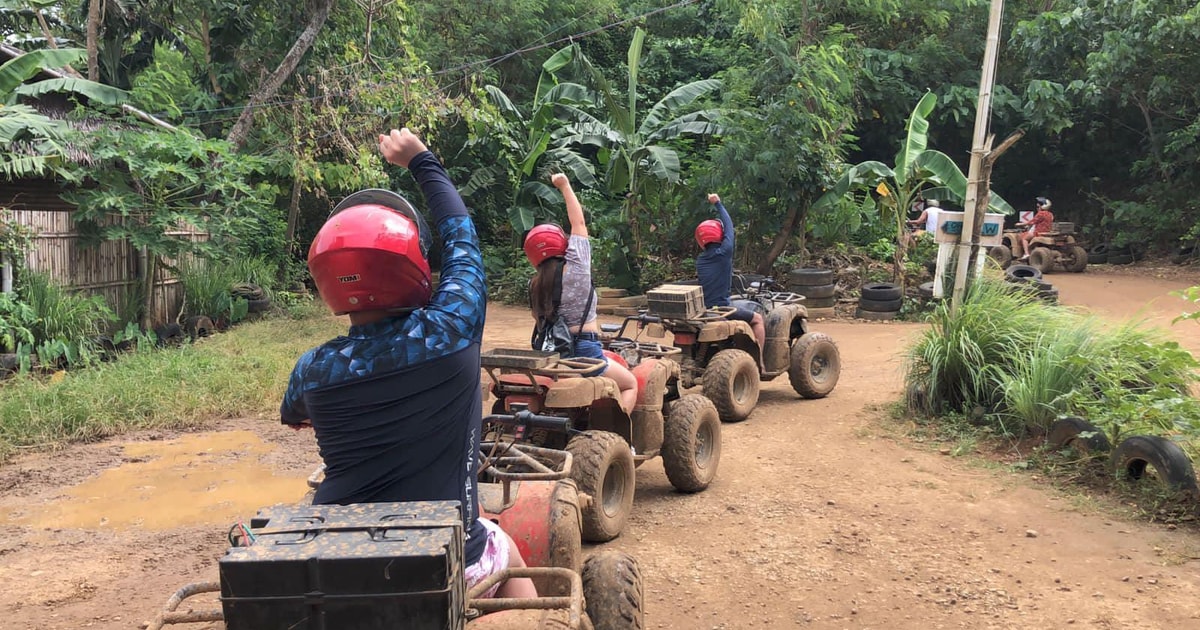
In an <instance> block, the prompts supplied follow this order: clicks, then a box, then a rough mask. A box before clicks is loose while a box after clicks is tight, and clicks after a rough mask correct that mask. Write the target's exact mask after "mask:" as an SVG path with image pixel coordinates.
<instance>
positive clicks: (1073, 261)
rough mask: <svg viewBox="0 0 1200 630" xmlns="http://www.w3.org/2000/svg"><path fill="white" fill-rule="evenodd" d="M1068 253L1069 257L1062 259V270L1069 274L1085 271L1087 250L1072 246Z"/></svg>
mask: <svg viewBox="0 0 1200 630" xmlns="http://www.w3.org/2000/svg"><path fill="white" fill-rule="evenodd" d="M1070 252H1071V253H1070V254H1069V255H1067V256H1064V257H1063V261H1062V264H1063V268H1064V269H1066V270H1067V271H1070V272H1071V273H1080V272H1082V271H1083V270H1084V269H1087V264H1088V253H1087V250H1086V249H1084V248H1082V247H1080V246H1078V245H1072V246H1071V248H1070Z"/></svg>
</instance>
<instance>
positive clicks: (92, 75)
mask: <svg viewBox="0 0 1200 630" xmlns="http://www.w3.org/2000/svg"><path fill="white" fill-rule="evenodd" d="M102 1H103V0H88V17H87V59H88V80H89V81H97V82H98V81H100V3H101V2H102Z"/></svg>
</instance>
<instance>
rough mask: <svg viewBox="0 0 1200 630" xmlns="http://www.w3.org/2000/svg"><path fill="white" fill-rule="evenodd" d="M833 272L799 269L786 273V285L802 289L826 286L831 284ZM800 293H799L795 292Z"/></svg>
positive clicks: (808, 268)
mask: <svg viewBox="0 0 1200 630" xmlns="http://www.w3.org/2000/svg"><path fill="white" fill-rule="evenodd" d="M833 281H834V278H833V271H832V270H829V269H816V268H812V267H801V268H798V269H793V270H791V271H789V272H788V275H787V284H788V285H794V286H803V287H815V286H821V285H826V284H833ZM797 293H801V291H797Z"/></svg>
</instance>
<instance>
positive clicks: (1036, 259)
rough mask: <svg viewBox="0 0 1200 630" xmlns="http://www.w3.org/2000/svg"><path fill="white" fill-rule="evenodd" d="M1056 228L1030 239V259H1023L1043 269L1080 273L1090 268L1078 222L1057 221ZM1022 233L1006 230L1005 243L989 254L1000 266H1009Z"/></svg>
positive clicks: (1044, 270) (994, 248) (1045, 271)
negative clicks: (1077, 232)
mask: <svg viewBox="0 0 1200 630" xmlns="http://www.w3.org/2000/svg"><path fill="white" fill-rule="evenodd" d="M1053 228H1054V229H1053V230H1051V231H1050V232H1046V233H1045V234H1043V235H1041V236H1037V237H1034V239H1033V240H1032V241H1030V242H1029V260H1027V261H1024V262H1025V263H1027V264H1028V265H1029V266H1031V267H1036V268H1037V269H1038V271H1041V272H1042V273H1049V272H1051V271H1057V270H1059V269H1062V270H1065V271H1070V272H1072V273H1080V272H1082V271H1083V270H1085V269H1087V264H1088V252H1087V249H1085V248H1084V247H1083V246H1082V245H1081V244H1080V243H1079V242H1078V241H1077V239H1076V236H1077V235H1076V234H1075V224H1074V223H1065V222H1058V223H1055V224H1054V226H1053ZM1023 233H1024V230H1005V231H1004V236H1003V243H1004V244H1003V245H996V246H995V247H992V248H991V249H990V250H989V251H988V255H989V256H991V257H992V258H993V259H994V260H995V261H996V262H997V263H1000V266H1001V267H1008V265H1009V264H1011V263H1012V261H1013V255H1012V253H1013V252H1014V251H1016V248H1015V247H1014V246H1013V245H1014V242H1015V241H1016V240H1017V239H1018V238H1020V236H1021V234H1023Z"/></svg>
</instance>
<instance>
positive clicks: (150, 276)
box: [142, 247, 158, 331]
mask: <svg viewBox="0 0 1200 630" xmlns="http://www.w3.org/2000/svg"><path fill="white" fill-rule="evenodd" d="M142 261H143V264H142V291H143V292H144V293H143V295H142V330H146V331H149V330H153V329H154V274H155V273H156V272H157V271H158V256H156V255H154V254H152V253H150V251H149V250H148V249H146V248H144V247H143V248H142Z"/></svg>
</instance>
